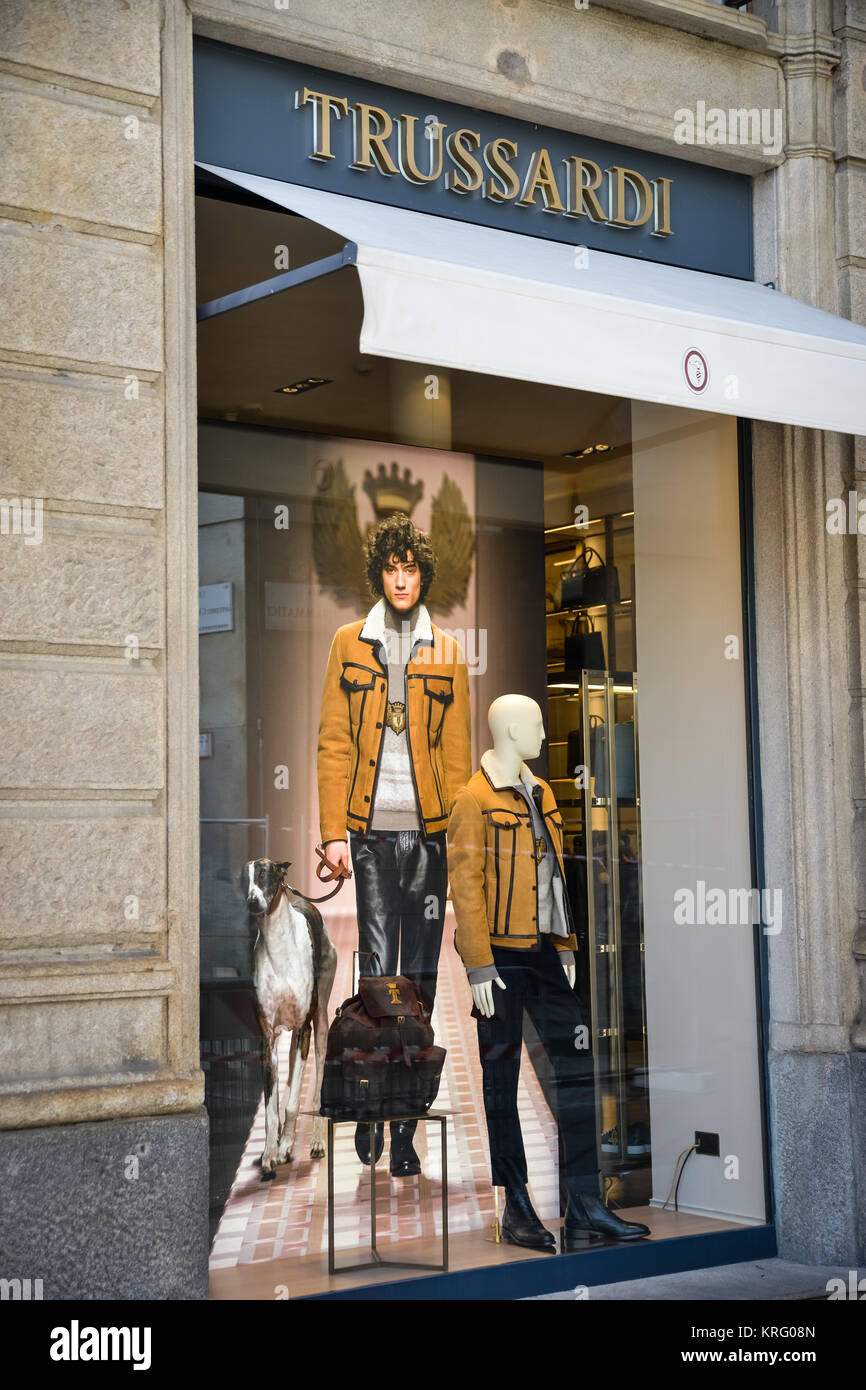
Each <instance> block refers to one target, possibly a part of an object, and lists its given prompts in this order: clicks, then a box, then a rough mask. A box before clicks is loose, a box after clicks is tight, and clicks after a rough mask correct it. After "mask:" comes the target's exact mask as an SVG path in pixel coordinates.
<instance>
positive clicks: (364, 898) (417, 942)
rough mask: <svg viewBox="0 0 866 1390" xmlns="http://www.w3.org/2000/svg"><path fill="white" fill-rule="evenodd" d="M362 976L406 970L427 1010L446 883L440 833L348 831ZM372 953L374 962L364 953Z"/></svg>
mask: <svg viewBox="0 0 866 1390" xmlns="http://www.w3.org/2000/svg"><path fill="white" fill-rule="evenodd" d="M349 846H350V849H351V854H352V870H353V872H354V875H355V895H356V898H357V904H358V951H359V954H360V973H361V974H362V975H377V974H382V975H396V974H397V973H398V963H399V973H400V974H401V975H405V976H406V977H407V978H408V979H410V980H411V981H412V983H413V984H414V986H415V989H416V991H417V992H418V994H419V995H421V996H423V997H424V999H425V1002H426V1004H427V1007H428V1008H429V1009H431V1010H432V1008H433V1000H434V998H435V996H436V976H437V972H438V967H439V948H440V946H441V944H442V927H443V923H444V919H445V894H446V891H447V888H448V864H447V859H446V846H445V832H444V831H442V832H441V833H440V834H438V835H430V836H427V837H425V836H423V835H422V834H421V831H420V830H375V831H373V832H372V833H370V834H368V835H357V834H355V833H354V831H350V832H349ZM373 952H375V953H376V955H377V956H378V957H379V965H380V967H381V969H380V970H377V969H376V963H375V962H371V961H370V960H369V959H365V957H369V956H370V955H371V954H372V953H373Z"/></svg>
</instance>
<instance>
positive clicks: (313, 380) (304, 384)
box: [276, 376, 332, 396]
mask: <svg viewBox="0 0 866 1390" xmlns="http://www.w3.org/2000/svg"><path fill="white" fill-rule="evenodd" d="M331 381H332V378H331V377H327V376H305V377H304V378H303V379H302V380H301V381H293V382H292V383H291V385H290V386H278V387H277V389H276V394H277V395H278V396H300V395H301V393H302V392H303V391H313V390H314V389H315V388H316V387H317V386H330V385H331Z"/></svg>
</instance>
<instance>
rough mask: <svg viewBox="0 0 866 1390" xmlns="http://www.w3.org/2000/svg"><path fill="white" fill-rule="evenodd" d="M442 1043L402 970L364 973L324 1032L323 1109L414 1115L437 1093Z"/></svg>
mask: <svg viewBox="0 0 866 1390" xmlns="http://www.w3.org/2000/svg"><path fill="white" fill-rule="evenodd" d="M444 1061H445V1048H444V1047H434V1046H433V1029H432V1028H431V1026H430V1015H429V1013H428V1011H427V1008H426V1007H425V1005H424V1002H423V1001H422V1000H421V999H419V998H418V995H417V994H416V991H415V986H414V985H413V984H412V982H411V981H410V980H407V979H406V977H405V975H374V976H363V977H362V978H361V979H360V980H359V982H358V993H357V994H355V995H353V996H352V998H351V999H347V1000H346V1002H345V1004H343V1005H342V1007H341V1008H339V1009H338V1010H337V1015H336V1017H335V1019H334V1021H333V1023H332V1024H331V1027H330V1029H329V1030H328V1051H327V1054H326V1057H325V1071H324V1076H323V1078H322V1104H321V1110H322V1114H323V1115H327V1116H329V1117H330V1118H331V1119H346V1120H367V1121H369V1120H390V1119H400V1118H401V1117H405V1116H408V1115H420V1114H424V1113H426V1111H428V1110H429V1109H430V1106H431V1105H432V1104H433V1102H434V1100H435V1099H436V1095H437V1093H438V1091H439V1082H440V1080H441V1076H442V1067H443V1064H444Z"/></svg>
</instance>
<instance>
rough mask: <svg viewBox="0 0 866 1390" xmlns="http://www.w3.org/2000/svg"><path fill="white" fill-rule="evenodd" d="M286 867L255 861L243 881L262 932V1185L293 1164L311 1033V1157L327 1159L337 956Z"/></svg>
mask: <svg viewBox="0 0 866 1390" xmlns="http://www.w3.org/2000/svg"><path fill="white" fill-rule="evenodd" d="M290 867H291V865H290V864H289V862H288V861H286V862H284V863H281V864H275V863H273V862H272V861H271V860H270V859H252V860H250V862H249V863H248V864H246V866H245V867H244V871H243V877H242V886H243V890H244V892H245V894H246V900H247V908H248V910H249V912H250V913H251V914H252V915H253V916H254V917H255V918H256V919H257V922H258V928H259V930H258V936H257V937H256V944H255V947H254V949H253V983H254V985H255V989H256V1000H257V1003H258V1013H259V1019H260V1021H261V1026H262V1032H263V1034H264V1038H265V1047H266V1054H265V1151H264V1153H263V1154H262V1178H263V1179H268V1178H273V1177H275V1176H276V1169H277V1165H278V1164H280V1163H289V1162H291V1158H292V1147H293V1144H294V1139H295V1123H296V1120H297V1116H298V1106H299V1104H300V1099H301V1082H302V1080H303V1075H304V1063H305V1062H306V1060H307V1054H308V1052H309V1050H310V1033H311V1031H313V1032H314V1033H315V1056H316V1090H315V1096H314V1099H313V1111H314V1112H315V1114H314V1119H313V1134H312V1144H311V1146H310V1157H311V1158H322V1157H323V1155H324V1153H325V1126H324V1121H323V1119H322V1117H321V1116H320V1115H319V1113H318V1110H319V1104H320V1099H321V1092H322V1072H323V1068H324V1062H325V1051H326V1048H327V1042H328V1000H329V999H330V997H331V989H332V987H333V984H334V972H335V971H336V968H337V952H336V951H335V950H334V947H333V946H332V944H331V941H330V938H329V937H328V933H327V931H326V930H325V924H324V922H323V921H322V914H321V913H320V912H319V910H318V908H317V907H314V906H313V904H312V903H310V902H305V901H304V900H303V899H302V898H300V897H298V896H297V895H296V894H295V892H294V890H293V889H292V888H291V887H290V886H289V885H288V883H287V882H286V874H287V872H288V870H289V868H290ZM284 1029H285V1030H286V1031H288V1032H290V1033H291V1035H292V1040H291V1047H290V1053H289V1090H288V1097H287V1100H286V1110H285V1117H284V1119H283V1123H282V1125H281V1124H280V1092H279V1085H278V1070H277V1037H278V1035H279V1034H280V1033H281V1032H282V1031H283V1030H284Z"/></svg>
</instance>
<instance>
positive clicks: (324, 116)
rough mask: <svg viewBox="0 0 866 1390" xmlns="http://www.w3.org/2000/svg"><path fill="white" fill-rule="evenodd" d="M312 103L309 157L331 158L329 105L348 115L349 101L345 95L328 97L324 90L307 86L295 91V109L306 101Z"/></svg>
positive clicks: (305, 103) (337, 111)
mask: <svg viewBox="0 0 866 1390" xmlns="http://www.w3.org/2000/svg"><path fill="white" fill-rule="evenodd" d="M309 101H311V102H312V103H313V153H312V154H311V155H308V156H307V157H308V158H309V159H333V158H334V156H333V155H332V154H331V107H333V108H334V110H335V112H336V113H337V119H339V118H340V116H348V114H349V103H348V101H347V100H346V98H345V97H329V96H328V95H327V93H325V92H312V91H310V88H309V87H304V89H303V91H301V92H295V110H296V111H300V109H301V107H302V106H306V105H307V102H309Z"/></svg>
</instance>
